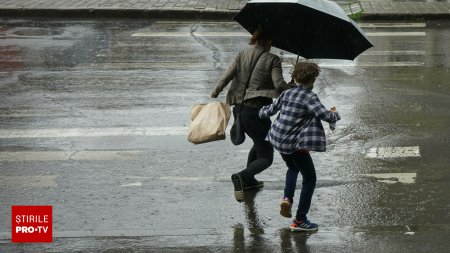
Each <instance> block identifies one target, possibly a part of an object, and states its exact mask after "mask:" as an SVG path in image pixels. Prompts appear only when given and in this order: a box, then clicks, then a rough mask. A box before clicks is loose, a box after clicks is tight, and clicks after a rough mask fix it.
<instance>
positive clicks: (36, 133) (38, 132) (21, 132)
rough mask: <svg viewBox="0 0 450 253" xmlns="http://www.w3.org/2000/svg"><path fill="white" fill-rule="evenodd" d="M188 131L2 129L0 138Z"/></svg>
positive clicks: (179, 129)
mask: <svg viewBox="0 0 450 253" xmlns="http://www.w3.org/2000/svg"><path fill="white" fill-rule="evenodd" d="M187 131H188V128H187V127H117V128H59V129H57V128H54V129H0V139H6V138H70V137H105V136H108V137H111V136H161V135H187Z"/></svg>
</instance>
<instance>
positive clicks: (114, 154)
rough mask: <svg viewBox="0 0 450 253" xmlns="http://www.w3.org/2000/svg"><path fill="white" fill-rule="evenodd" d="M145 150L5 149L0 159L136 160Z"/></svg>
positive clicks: (15, 160) (13, 160)
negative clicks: (11, 150)
mask: <svg viewBox="0 0 450 253" xmlns="http://www.w3.org/2000/svg"><path fill="white" fill-rule="evenodd" d="M143 153H144V151H139V150H121V151H103V150H102V151H15V152H9V151H3V152H0V161H8V162H17V161H67V160H75V161H109V160H135V159H138V158H139V157H140V156H141V155H142V154H143Z"/></svg>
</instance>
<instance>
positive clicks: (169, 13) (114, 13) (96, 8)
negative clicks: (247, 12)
mask: <svg viewBox="0 0 450 253" xmlns="http://www.w3.org/2000/svg"><path fill="white" fill-rule="evenodd" d="M350 1H352V0H350ZM406 1H408V0H406ZM246 2H247V1H246V0H75V1H73V0H72V1H68V0H2V1H0V15H1V16H16V17H17V16H43V17H56V18H64V17H111V18H112V17H126V18H132V17H133V18H138V17H140V18H231V17H233V16H234V15H236V14H237V13H238V12H239V10H240V9H241V8H242V7H243V6H244V5H245V3H246ZM337 2H338V3H339V4H340V5H341V6H343V8H344V10H346V12H347V13H348V14H351V12H352V10H353V11H354V12H356V13H359V14H361V11H362V15H361V17H360V18H361V19H365V20H370V19H448V18H450V3H449V2H392V1H387V0H385V1H381V0H361V2H360V3H361V5H359V4H358V3H357V4H353V5H351V6H350V5H347V4H345V2H343V1H337ZM360 6H361V7H362V10H361V7H360Z"/></svg>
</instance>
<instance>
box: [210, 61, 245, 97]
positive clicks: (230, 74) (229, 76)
mask: <svg viewBox="0 0 450 253" xmlns="http://www.w3.org/2000/svg"><path fill="white" fill-rule="evenodd" d="M239 55H240V54H238V55H236V57H234V59H233V61H232V62H231V63H230V65H228V69H227V71H226V72H225V73H223V75H222V76H221V77H220V79H219V81H217V85H216V88H215V89H214V90H213V91H212V93H211V97H212V98H216V97H217V96H219V94H220V92H222V91H223V89H224V88H225V87H227V85H228V83H229V82H230V81H231V80H233V78H234V76H235V75H236V73H237V61H238V59H239Z"/></svg>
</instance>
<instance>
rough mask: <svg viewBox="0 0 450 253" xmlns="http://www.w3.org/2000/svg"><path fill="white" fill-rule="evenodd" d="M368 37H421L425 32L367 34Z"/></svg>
mask: <svg viewBox="0 0 450 253" xmlns="http://www.w3.org/2000/svg"><path fill="white" fill-rule="evenodd" d="M366 35H367V36H369V37H423V36H426V35H427V34H426V33H425V32H367V33H366Z"/></svg>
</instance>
